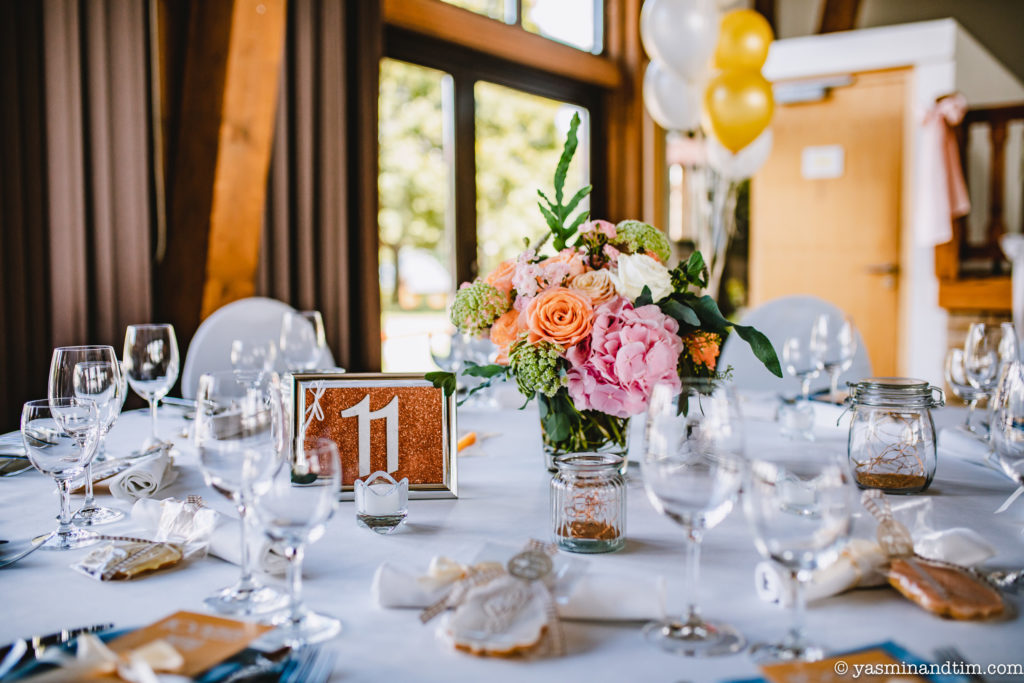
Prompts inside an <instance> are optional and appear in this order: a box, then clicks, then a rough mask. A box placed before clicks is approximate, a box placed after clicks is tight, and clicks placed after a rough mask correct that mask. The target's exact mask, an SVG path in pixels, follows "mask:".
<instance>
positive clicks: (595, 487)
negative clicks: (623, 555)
mask: <svg viewBox="0 0 1024 683" xmlns="http://www.w3.org/2000/svg"><path fill="white" fill-rule="evenodd" d="M623 460H624V458H623V457H622V456H621V455H615V454H612V453H567V454H565V455H560V456H557V457H556V458H555V461H554V464H555V468H556V470H557V471H556V473H555V475H554V476H553V477H552V478H551V523H552V526H553V533H554V537H555V542H556V543H557V544H558V546H559V547H560V548H562V549H563V550H568V551H570V552H574V553H607V552H612V551H615V550H619V549H620V548H622V547H623V546H624V545H625V544H626V482H625V479H623V477H622V474H621V471H620V469H621V468H622V466H623Z"/></svg>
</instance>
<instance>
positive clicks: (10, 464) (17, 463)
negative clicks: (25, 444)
mask: <svg viewBox="0 0 1024 683" xmlns="http://www.w3.org/2000/svg"><path fill="white" fill-rule="evenodd" d="M31 469H33V467H32V463H31V462H30V461H29V459H28V456H24V455H7V454H3V455H0V477H13V476H15V475H18V474H21V473H22V472H27V471H28V470H31Z"/></svg>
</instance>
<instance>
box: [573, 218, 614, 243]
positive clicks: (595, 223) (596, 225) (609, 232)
mask: <svg viewBox="0 0 1024 683" xmlns="http://www.w3.org/2000/svg"><path fill="white" fill-rule="evenodd" d="M592 230H593V231H597V232H603V233H604V234H605V236H606V237H607V238H608V239H615V224H614V223H612V222H610V221H605V220H601V219H600V218H598V219H595V220H592V221H587V222H586V223H584V224H583V225H582V226H581V227H580V232H581V233H582V232H590V231H592Z"/></svg>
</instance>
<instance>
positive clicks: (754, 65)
mask: <svg viewBox="0 0 1024 683" xmlns="http://www.w3.org/2000/svg"><path fill="white" fill-rule="evenodd" d="M772 38H773V36H772V27H771V25H770V24H769V23H768V20H767V19H765V18H764V17H763V16H762V15H761V13H760V12H755V11H754V10H752V9H737V10H733V11H732V12H729V13H728V14H726V15H725V16H724V17H722V28H721V30H720V31H719V34H718V46H717V47H716V48H715V59H714V66H715V68H716V69H753V70H754V71H759V70H760V69H761V67H762V66H764V60H766V59H768V47H769V46H770V45H771V44H772Z"/></svg>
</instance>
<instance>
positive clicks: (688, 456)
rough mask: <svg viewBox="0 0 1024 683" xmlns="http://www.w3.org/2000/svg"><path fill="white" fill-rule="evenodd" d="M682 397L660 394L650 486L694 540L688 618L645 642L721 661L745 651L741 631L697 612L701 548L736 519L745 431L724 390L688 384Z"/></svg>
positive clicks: (647, 455) (653, 419) (665, 388)
mask: <svg viewBox="0 0 1024 683" xmlns="http://www.w3.org/2000/svg"><path fill="white" fill-rule="evenodd" d="M674 394H675V392H674V390H673V387H672V386H671V385H668V384H659V385H657V386H656V387H655V388H654V392H653V393H652V397H651V405H650V409H649V411H648V416H647V445H646V450H645V452H644V459H643V479H644V489H645V490H646V491H647V497H648V498H649V499H650V501H651V504H652V505H654V508H655V509H656V510H657V511H658V512H659V513H661V514H663V515H665V516H666V517H668V518H669V519H671V520H672V521H673V522H675V523H677V524H679V525H680V526H681V527H683V529H684V530H685V532H686V556H687V562H686V574H687V576H686V588H687V593H688V595H687V602H686V604H687V612H686V614H685V615H683V616H682V617H680V618H678V619H670V620H666V621H660V622H652V623H650V624H648V625H647V626H646V627H645V628H644V635H645V636H646V637H647V639H648V640H650V641H652V642H654V643H655V644H657V645H659V646H660V647H661V648H662V649H665V650H668V651H670V652H674V653H677V654H682V655H686V656H690V657H713V656H717V655H724V654H729V653H731V652H736V651H738V650H739V649H740V648H742V647H743V645H744V640H743V636H741V635H740V634H739V633H738V632H737V631H736V630H735V629H734V628H732V627H731V626H728V625H725V624H722V623H720V622H709V621H705V620H704V618H703V617H701V615H700V611H699V610H698V608H697V596H698V595H699V591H698V587H697V583H698V577H699V570H700V547H701V541H702V540H703V538H704V533H705V532H706V531H707V530H708V529H711V528H712V527H715V526H717V525H718V524H719V523H720V522H721V521H722V520H723V519H725V518H726V516H728V514H729V513H730V512H731V511H732V509H733V506H734V505H735V503H736V499H737V496H738V494H739V490H740V485H741V483H742V481H743V464H742V463H743V461H742V451H743V430H742V423H741V418H740V414H739V409H738V403H737V401H736V398H735V396H734V394H733V393H732V392H731V391H730V390H729V389H728V388H726V387H725V386H724V385H723V384H722V383H721V382H718V381H714V380H698V379H684V380H683V387H682V393H680V394H679V396H678V399H677V397H676V396H675V395H674ZM677 400H678V408H677ZM679 410H681V411H682V414H677V411H679Z"/></svg>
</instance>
